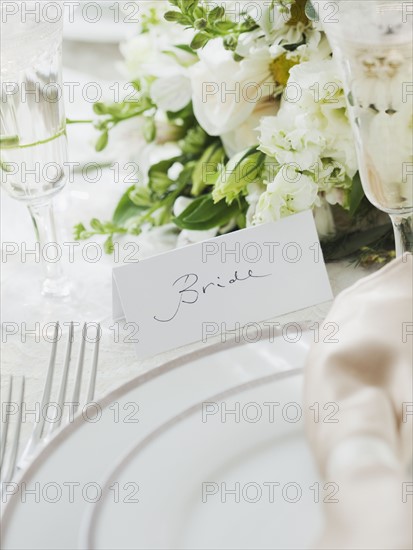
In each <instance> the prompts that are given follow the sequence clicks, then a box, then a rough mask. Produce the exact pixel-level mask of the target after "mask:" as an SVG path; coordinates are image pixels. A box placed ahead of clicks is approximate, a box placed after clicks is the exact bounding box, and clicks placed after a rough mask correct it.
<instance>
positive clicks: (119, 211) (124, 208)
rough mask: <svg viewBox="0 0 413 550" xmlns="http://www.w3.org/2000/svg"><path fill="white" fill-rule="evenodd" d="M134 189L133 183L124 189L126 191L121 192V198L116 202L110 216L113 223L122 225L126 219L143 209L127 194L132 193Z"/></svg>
mask: <svg viewBox="0 0 413 550" xmlns="http://www.w3.org/2000/svg"><path fill="white" fill-rule="evenodd" d="M134 189H135V186H134V185H133V186H132V187H130V188H129V189H128V190H127V191H126V193H124V194H123V196H122V198H121V199H120V201H119V202H118V205H117V207H116V210H115V212H114V213H113V216H112V221H113V223H115V224H117V225H123V224H124V223H125V222H126V221H127V220H129V219H130V218H133V217H134V216H136V215H138V214H140V213H141V212H142V210H144V209H143V208H142V207H139V206H137V205H136V204H134V203H133V202H132V201H131V199H130V197H129V194H130V193H132V192H133V191H134Z"/></svg>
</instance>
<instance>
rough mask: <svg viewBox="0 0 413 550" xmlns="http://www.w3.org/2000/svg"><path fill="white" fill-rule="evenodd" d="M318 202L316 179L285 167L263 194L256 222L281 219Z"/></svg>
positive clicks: (257, 210)
mask: <svg viewBox="0 0 413 550" xmlns="http://www.w3.org/2000/svg"><path fill="white" fill-rule="evenodd" d="M318 204H319V199H318V186H317V185H316V183H315V182H314V180H313V179H312V178H310V177H309V176H305V175H304V174H300V173H298V172H295V171H294V170H291V169H289V170H287V169H286V167H283V168H281V170H280V171H279V172H278V174H277V176H276V177H275V179H274V180H273V181H272V182H271V183H269V184H268V185H267V190H266V191H265V192H264V193H263V194H262V195H261V197H260V200H259V201H258V204H257V209H256V213H255V217H254V223H255V224H257V223H265V222H268V221H275V220H279V219H280V218H282V217H285V216H289V215H290V214H295V213H297V212H303V211H304V210H309V209H310V208H313V207H314V206H317V205H318Z"/></svg>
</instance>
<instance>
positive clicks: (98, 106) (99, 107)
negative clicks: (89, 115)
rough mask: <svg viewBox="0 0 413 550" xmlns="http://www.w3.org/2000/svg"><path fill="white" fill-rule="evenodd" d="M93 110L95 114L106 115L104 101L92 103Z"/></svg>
mask: <svg viewBox="0 0 413 550" xmlns="http://www.w3.org/2000/svg"><path fill="white" fill-rule="evenodd" d="M93 111H94V113H95V114H97V115H106V114H107V112H108V110H107V107H106V105H105V104H104V103H101V102H98V103H95V104H94V105H93Z"/></svg>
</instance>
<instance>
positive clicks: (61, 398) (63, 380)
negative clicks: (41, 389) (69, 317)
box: [46, 322, 73, 437]
mask: <svg viewBox="0 0 413 550" xmlns="http://www.w3.org/2000/svg"><path fill="white" fill-rule="evenodd" d="M72 344H73V322H71V323H70V325H69V336H68V340H67V345H66V354H65V362H64V365H63V372H62V378H61V381H60V388H59V396H58V400H57V406H58V412H59V411H60V415H59V416H58V418H57V419H56V421H49V425H48V428H47V434H46V437H49V436H50V435H51V434H52V432H54V430H55V429H57V428H58V427H59V426H60V424H61V422H62V417H63V412H62V411H63V404H64V400H65V397H66V388H67V378H68V374H69V365H70V359H71V356H72Z"/></svg>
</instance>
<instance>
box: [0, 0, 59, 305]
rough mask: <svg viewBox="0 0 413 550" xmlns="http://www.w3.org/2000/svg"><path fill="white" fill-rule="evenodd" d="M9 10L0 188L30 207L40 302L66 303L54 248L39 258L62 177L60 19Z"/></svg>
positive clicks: (4, 23) (20, 8)
mask: <svg viewBox="0 0 413 550" xmlns="http://www.w3.org/2000/svg"><path fill="white" fill-rule="evenodd" d="M29 3H30V2H28V3H26V4H29ZM10 4H11V3H10V2H6V3H2V5H1V52H2V56H1V57H2V63H1V104H0V110H1V111H0V112H1V117H0V140H1V141H0V172H1V184H2V187H3V188H4V189H5V191H6V192H7V193H8V194H9V195H10V196H11V197H13V198H14V199H17V200H19V201H22V202H23V203H25V204H26V205H27V207H28V209H29V212H30V215H31V217H32V220H33V223H34V227H35V231H36V236H37V239H38V241H39V243H40V251H41V254H40V257H41V258H42V260H41V261H42V263H43V268H44V272H45V279H44V282H43V285H42V294H43V296H46V297H51V298H65V297H68V296H69V295H70V285H69V282H68V280H67V279H66V277H65V276H64V274H63V269H62V265H61V262H60V261H55V257H56V258H58V257H59V250H61V249H58V250H57V252H56V254H55V255H54V256H55V257H53V258H52V259H51V260H49V261H45V259H44V257H45V254H44V251H45V248H46V247H47V245H49V244H50V243H53V246H55V247H58V244H57V241H58V239H57V233H56V224H55V218H54V212H53V197H54V196H55V195H56V194H57V193H59V191H61V190H62V189H63V187H64V185H65V183H66V179H67V178H66V176H67V174H66V167H67V164H66V160H67V140H66V118H65V111H64V104H63V96H62V92H63V86H62V70H61V69H62V34H63V33H62V30H63V20H62V19H60V20H57V21H50V20H45V19H44V18H43V16H42V10H38V11H37V12H36V10H33V11H30V10H25V8H26V5H25V3H24V2H23V3H17V2H14V3H13V8H15V9H13V10H11V9H10ZM31 4H33V5H34V4H36V3H34V2H32V3H31ZM37 4H41V3H37ZM50 255H51V256H53V254H52V253H50ZM60 257H61V254H60Z"/></svg>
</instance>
